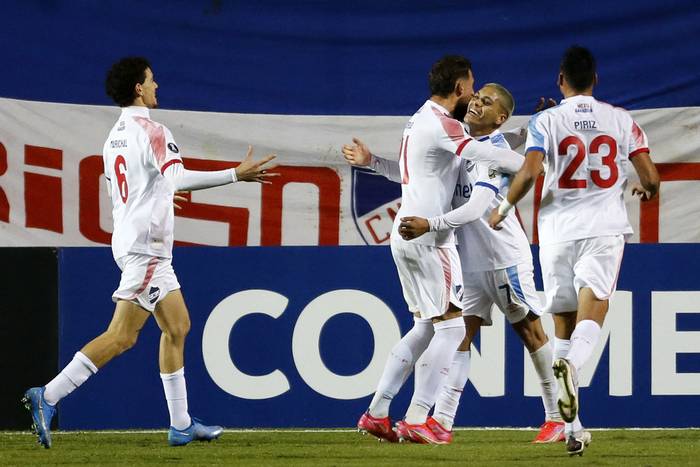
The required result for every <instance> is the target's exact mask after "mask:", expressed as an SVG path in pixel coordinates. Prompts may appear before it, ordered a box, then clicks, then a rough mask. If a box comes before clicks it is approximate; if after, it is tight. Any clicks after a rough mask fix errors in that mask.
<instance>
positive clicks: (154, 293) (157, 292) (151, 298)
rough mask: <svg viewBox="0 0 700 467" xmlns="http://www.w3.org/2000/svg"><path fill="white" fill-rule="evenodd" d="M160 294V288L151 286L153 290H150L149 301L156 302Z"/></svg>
mask: <svg viewBox="0 0 700 467" xmlns="http://www.w3.org/2000/svg"><path fill="white" fill-rule="evenodd" d="M159 296H160V288H158V287H151V290H149V291H148V303H155V302H156V300H158V297H159Z"/></svg>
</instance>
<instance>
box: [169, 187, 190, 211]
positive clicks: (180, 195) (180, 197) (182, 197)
mask: <svg viewBox="0 0 700 467" xmlns="http://www.w3.org/2000/svg"><path fill="white" fill-rule="evenodd" d="M189 195H190V192H189V191H176V192H175V194H174V195H173V206H174V207H175V209H182V206H180V205H179V204H177V203H185V202H187V201H189V200H190V198H189Z"/></svg>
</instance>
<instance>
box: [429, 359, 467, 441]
mask: <svg viewBox="0 0 700 467" xmlns="http://www.w3.org/2000/svg"><path fill="white" fill-rule="evenodd" d="M470 367H471V352H470V351H466V352H460V351H459V350H458V351H457V352H455V356H454V359H453V360H452V365H451V366H450V373H449V374H448V375H447V381H445V385H444V386H443V387H442V391H441V392H440V395H439V396H438V399H437V401H436V402H435V411H434V414H433V418H434V419H435V420H437V421H438V423H440V425H442V426H443V427H444V428H445V429H446V430H452V426H453V425H454V421H455V416H456V415H457V409H458V407H459V399H460V398H461V397H462V391H464V386H466V384H467V381H468V380H469V369H470Z"/></svg>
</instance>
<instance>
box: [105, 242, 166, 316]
mask: <svg viewBox="0 0 700 467" xmlns="http://www.w3.org/2000/svg"><path fill="white" fill-rule="evenodd" d="M117 266H119V269H121V270H122V278H121V280H120V281H119V288H118V289H117V290H115V291H114V293H113V294H112V301H114V303H117V301H118V300H128V301H130V302H134V303H136V304H137V305H139V306H140V307H142V308H144V309H146V310H148V311H150V312H152V311H153V310H154V309H155V308H156V304H157V303H158V302H159V301H161V300H163V299H164V298H165V296H166V295H167V294H168V292H171V291H173V290H176V289H179V288H180V284H179V283H178V281H177V277H175V271H173V266H172V264H171V258H158V257H155V256H148V255H141V254H136V253H131V254H128V255H126V256H122V257H121V258H119V259H117Z"/></svg>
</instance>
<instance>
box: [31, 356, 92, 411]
mask: <svg viewBox="0 0 700 467" xmlns="http://www.w3.org/2000/svg"><path fill="white" fill-rule="evenodd" d="M95 373H97V367H96V366H95V364H94V363H92V361H91V360H90V359H89V358H88V357H87V356H86V355H85V354H83V353H81V352H76V354H75V356H74V357H73V360H71V361H70V363H68V365H66V367H65V368H64V369H63V370H61V372H60V373H59V374H58V375H56V377H55V378H54V379H52V380H51V381H50V382H49V383H48V384H47V385H46V390H45V391H44V400H45V401H46V403H48V404H50V405H56V403H57V402H58V401H60V400H61V399H63V398H64V397H66V396H67V395H68V394H70V393H71V392H73V391H74V390H76V389H77V388H78V386H80V385H81V384H83V383H84V382H85V381H87V379H88V378H89V377H90V376H92V375H94V374H95Z"/></svg>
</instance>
